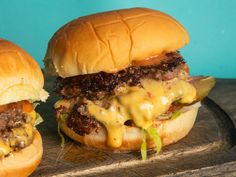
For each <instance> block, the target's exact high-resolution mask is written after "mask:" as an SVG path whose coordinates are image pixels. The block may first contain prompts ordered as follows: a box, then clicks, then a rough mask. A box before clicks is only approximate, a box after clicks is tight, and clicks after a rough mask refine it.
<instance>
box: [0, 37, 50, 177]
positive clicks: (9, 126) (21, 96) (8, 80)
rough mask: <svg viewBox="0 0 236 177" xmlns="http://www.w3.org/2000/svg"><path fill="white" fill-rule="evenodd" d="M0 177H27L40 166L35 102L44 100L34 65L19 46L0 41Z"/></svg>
mask: <svg viewBox="0 0 236 177" xmlns="http://www.w3.org/2000/svg"><path fill="white" fill-rule="evenodd" d="M0 85H1V86H0V176H1V177H4V176H14V177H17V176H19V177H23V176H29V175H30V174H31V173H32V172H33V171H34V170H35V168H36V167H37V166H38V164H39V163H40V160H41V158H42V153H43V147H42V139H41V136H40V134H39V132H38V131H37V129H36V128H35V126H36V125H37V124H38V123H40V122H41V121H42V120H41V117H40V115H39V114H38V113H36V112H35V110H34V106H35V105H34V102H35V101H45V100H46V99H47V97H48V93H47V92H46V91H45V90H44V89H43V85H44V78H43V75H42V72H41V70H40V68H39V66H38V64H37V63H36V62H35V61H34V60H33V58H32V57H31V56H30V55H29V54H27V53H26V52H25V51H24V50H23V49H21V48H20V47H19V46H17V45H15V44H13V43H11V42H9V41H7V40H4V39H0Z"/></svg>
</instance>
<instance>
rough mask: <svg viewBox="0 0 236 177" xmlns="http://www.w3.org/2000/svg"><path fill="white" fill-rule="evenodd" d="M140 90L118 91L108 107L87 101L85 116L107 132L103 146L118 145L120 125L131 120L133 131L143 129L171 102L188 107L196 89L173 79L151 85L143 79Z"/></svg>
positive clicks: (123, 88) (121, 129) (149, 81)
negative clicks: (133, 124)
mask: <svg viewBox="0 0 236 177" xmlns="http://www.w3.org/2000/svg"><path fill="white" fill-rule="evenodd" d="M141 85H142V86H143V88H141V87H137V86H134V87H122V88H120V89H119V93H118V94H117V96H115V97H113V98H112V99H111V100H110V103H111V105H110V107H109V108H108V109H105V108H103V107H102V106H100V105H102V104H101V101H96V102H92V101H88V104H87V109H88V111H89V113H90V114H91V115H92V116H94V117H95V118H96V119H97V120H98V121H99V122H101V123H102V124H103V125H104V126H105V127H106V129H107V145H108V146H110V147H114V148H117V147H120V146H121V145H122V139H123V131H124V128H125V126H124V123H125V122H126V121H127V120H133V122H134V123H135V125H136V126H137V127H140V128H142V129H147V128H148V127H150V126H151V125H152V120H153V119H155V118H156V117H158V116H159V115H161V114H163V113H165V112H166V111H167V110H168V109H169V107H170V105H171V104H172V103H173V102H174V101H177V100H178V101H179V102H180V103H192V102H193V101H194V100H195V99H196V89H195V88H194V87H193V86H192V85H191V84H189V83H188V82H186V81H183V80H180V79H173V80H170V81H155V80H152V79H145V80H143V81H142V83H141Z"/></svg>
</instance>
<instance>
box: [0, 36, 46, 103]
mask: <svg viewBox="0 0 236 177" xmlns="http://www.w3.org/2000/svg"><path fill="white" fill-rule="evenodd" d="M0 85H1V86H0V105H3V104H8V103H13V102H17V101H21V100H29V101H36V100H41V101H45V100H46V99H47V97H48V93H47V92H46V91H45V90H44V89H43V85H44V79H43V74H42V72H41V69H40V67H39V66H38V64H37V63H36V62H35V61H34V60H33V58H32V57H31V56H30V55H29V54H27V53H26V52H25V51H24V50H23V49H21V48H20V47H19V46H17V45H15V44H13V43H11V42H9V41H7V40H4V39H0Z"/></svg>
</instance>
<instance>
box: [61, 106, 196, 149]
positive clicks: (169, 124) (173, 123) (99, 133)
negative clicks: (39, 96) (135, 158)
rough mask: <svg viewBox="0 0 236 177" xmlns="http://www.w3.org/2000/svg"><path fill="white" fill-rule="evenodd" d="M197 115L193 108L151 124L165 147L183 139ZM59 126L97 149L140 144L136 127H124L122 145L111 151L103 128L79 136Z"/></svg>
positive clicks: (137, 145)
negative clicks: (169, 118) (177, 115)
mask: <svg viewBox="0 0 236 177" xmlns="http://www.w3.org/2000/svg"><path fill="white" fill-rule="evenodd" d="M197 113H198V108H194V109H192V110H189V111H187V112H185V113H182V114H181V115H180V116H179V117H177V118H176V119H173V120H162V121H158V120H156V121H155V122H154V123H153V126H154V127H155V128H156V129H157V132H158V133H159V135H160V137H161V139H162V145H163V146H166V145H169V144H172V143H175V142H177V141H178V140H180V139H181V138H183V137H185V136H186V135H187V134H188V133H189V131H190V130H191V128H192V127H193V124H194V122H195V119H196V116H197ZM183 122H184V123H183ZM59 125H60V128H61V130H62V131H63V132H64V133H65V134H66V135H67V136H69V137H70V138H72V139H73V140H75V141H78V142H81V143H82V144H85V145H87V146H90V147H95V148H98V149H105V150H113V151H131V150H139V149H140V147H141V143H142V137H143V135H142V131H141V130H140V129H139V128H136V127H130V126H126V127H125V130H124V136H123V143H122V145H121V146H120V147H119V148H115V149H113V148H112V147H109V146H107V144H106V136H107V132H106V129H105V128H103V127H100V128H99V129H98V130H96V131H93V132H92V133H90V134H89V135H85V136H80V135H78V134H76V133H75V132H74V131H73V130H71V129H70V128H68V127H67V126H66V124H65V123H64V122H63V121H60V122H59ZM154 147H155V145H154V143H153V142H152V140H148V148H154Z"/></svg>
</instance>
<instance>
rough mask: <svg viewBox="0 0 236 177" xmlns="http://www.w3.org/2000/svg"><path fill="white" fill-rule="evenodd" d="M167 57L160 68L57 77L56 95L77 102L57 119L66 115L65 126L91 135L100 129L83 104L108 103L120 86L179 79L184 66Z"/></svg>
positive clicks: (172, 56) (179, 59) (178, 59)
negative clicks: (148, 79)
mask: <svg viewBox="0 0 236 177" xmlns="http://www.w3.org/2000/svg"><path fill="white" fill-rule="evenodd" d="M166 57H167V59H166V60H164V61H163V62H161V63H160V64H157V65H151V66H130V67H128V68H126V69H124V70H121V71H119V72H117V73H105V72H99V73H96V74H86V75H78V76H74V77H69V78H61V77H58V78H57V81H56V92H57V93H58V94H59V95H61V96H62V97H63V98H65V99H72V98H77V100H78V102H77V103H76V104H75V106H74V107H73V109H72V110H66V108H65V107H60V108H58V109H56V114H57V117H59V116H60V114H62V113H67V114H68V117H67V120H66V124H67V126H68V127H69V128H71V129H72V130H73V131H75V132H76V133H77V134H79V135H85V134H89V133H91V132H92V131H93V130H94V129H95V130H96V129H97V128H98V127H99V126H101V125H100V123H99V122H98V121H97V120H96V119H95V118H94V117H92V116H91V115H90V114H89V112H88V111H87V108H86V106H85V104H86V103H85V102H84V101H83V100H86V99H88V100H106V99H105V98H108V97H110V96H112V95H113V94H114V93H115V91H114V90H115V89H116V88H118V87H119V86H122V85H128V86H139V85H140V81H141V80H142V79H144V78H151V79H155V80H169V79H172V78H174V77H176V76H177V75H178V72H179V71H181V70H183V68H184V66H185V65H184V64H185V62H184V60H183V58H182V57H181V55H180V54H179V53H177V52H173V53H169V54H166Z"/></svg>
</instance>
